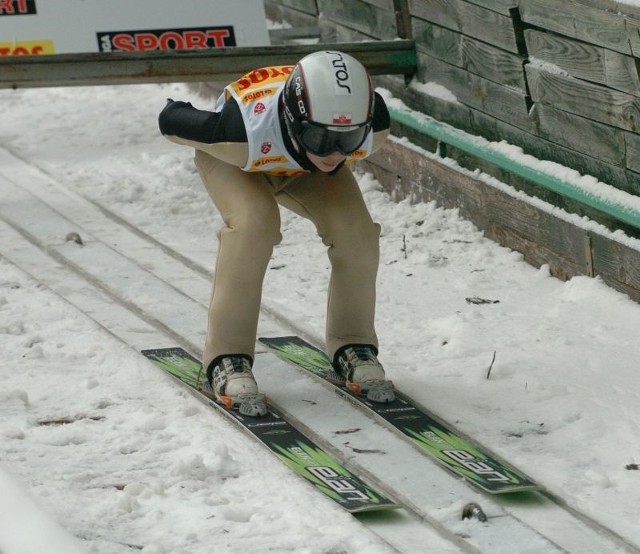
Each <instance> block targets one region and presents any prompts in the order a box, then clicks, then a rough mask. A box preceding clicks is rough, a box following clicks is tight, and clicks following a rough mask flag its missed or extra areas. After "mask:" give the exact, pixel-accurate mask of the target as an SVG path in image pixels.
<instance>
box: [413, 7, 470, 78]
mask: <svg viewBox="0 0 640 554" xmlns="http://www.w3.org/2000/svg"><path fill="white" fill-rule="evenodd" d="M411 28H412V34H413V40H414V41H415V43H416V50H418V51H420V52H425V53H426V54H429V55H430V56H432V57H434V58H437V59H439V60H442V61H444V62H447V63H449V64H451V65H455V66H457V67H464V60H463V57H462V41H463V40H464V38H465V37H464V35H463V34H462V33H458V32H455V31H452V30H451V29H447V28H446V27H441V26H439V25H435V24H433V23H431V22H430V21H425V20H424V19H418V18H417V17H414V18H412V20H411Z"/></svg>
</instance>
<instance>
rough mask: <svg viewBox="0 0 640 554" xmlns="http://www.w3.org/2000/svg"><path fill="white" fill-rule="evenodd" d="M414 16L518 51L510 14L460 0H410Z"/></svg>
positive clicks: (514, 51)
mask: <svg viewBox="0 0 640 554" xmlns="http://www.w3.org/2000/svg"><path fill="white" fill-rule="evenodd" d="M410 13H411V15H412V16H413V17H415V18H418V19H422V20H424V21H429V22H431V23H435V24H436V25H440V26H441V27H445V28H447V29H451V30H452V31H458V32H461V33H463V34H465V35H468V36H470V37H474V38H477V39H479V40H482V41H484V42H487V43H488V44H492V45H494V46H497V47H500V48H502V49H504V50H507V51H509V52H513V53H518V39H517V37H516V31H515V27H514V22H513V19H512V18H511V17H510V16H505V15H502V14H501V13H499V12H497V11H494V10H488V9H485V8H484V7H482V6H480V5H478V4H477V3H476V4H471V3H469V2H465V1H463V0H413V1H412V3H411V5H410Z"/></svg>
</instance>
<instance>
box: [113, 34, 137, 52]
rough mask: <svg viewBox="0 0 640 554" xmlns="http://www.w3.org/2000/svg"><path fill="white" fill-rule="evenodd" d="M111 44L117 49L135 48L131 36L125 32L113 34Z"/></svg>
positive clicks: (127, 49) (127, 50)
mask: <svg viewBox="0 0 640 554" xmlns="http://www.w3.org/2000/svg"><path fill="white" fill-rule="evenodd" d="M113 46H114V48H116V49H117V50H124V51H125V52H133V51H134V50H135V49H136V47H135V45H134V44H133V37H132V36H131V35H127V34H125V33H121V34H119V35H114V36H113Z"/></svg>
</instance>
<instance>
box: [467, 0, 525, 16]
mask: <svg viewBox="0 0 640 554" xmlns="http://www.w3.org/2000/svg"><path fill="white" fill-rule="evenodd" d="M467 1H468V2H469V3H471V4H476V5H477V6H481V7H483V8H486V9H488V10H493V11H494V12H498V13H501V14H502V15H509V16H510V15H511V10H513V9H515V8H517V7H518V5H519V4H520V2H519V0H467Z"/></svg>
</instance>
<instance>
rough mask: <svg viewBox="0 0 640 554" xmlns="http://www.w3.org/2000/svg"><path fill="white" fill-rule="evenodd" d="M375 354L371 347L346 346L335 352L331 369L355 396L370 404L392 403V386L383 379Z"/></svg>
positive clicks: (373, 348) (393, 395)
mask: <svg viewBox="0 0 640 554" xmlns="http://www.w3.org/2000/svg"><path fill="white" fill-rule="evenodd" d="M377 354H378V352H377V350H376V348H375V347H373V346H371V345H368V344H348V345H346V346H343V347H342V348H340V349H339V350H338V351H337V352H336V354H335V356H334V358H333V359H334V363H333V367H334V369H335V371H336V373H338V374H339V375H341V376H342V377H343V379H345V381H346V382H345V384H346V386H347V387H348V388H349V389H351V390H352V391H353V392H354V393H355V394H357V395H365V396H366V397H367V399H368V400H371V401H372V402H381V403H386V402H392V401H393V400H395V397H396V396H395V393H394V392H393V384H392V383H391V381H387V380H386V379H385V374H384V368H383V367H382V364H381V363H380V362H379V361H378V356H377Z"/></svg>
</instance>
